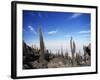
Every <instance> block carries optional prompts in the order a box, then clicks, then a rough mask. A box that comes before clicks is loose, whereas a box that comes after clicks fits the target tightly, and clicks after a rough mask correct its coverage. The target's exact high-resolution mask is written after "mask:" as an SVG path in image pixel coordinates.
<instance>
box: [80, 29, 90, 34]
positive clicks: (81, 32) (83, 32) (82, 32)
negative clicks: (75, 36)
mask: <svg viewBox="0 0 100 80" xmlns="http://www.w3.org/2000/svg"><path fill="white" fill-rule="evenodd" d="M90 32H91V31H90V30H87V31H79V32H78V33H80V34H85V33H90Z"/></svg>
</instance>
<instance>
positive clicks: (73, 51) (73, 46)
mask: <svg viewBox="0 0 100 80" xmlns="http://www.w3.org/2000/svg"><path fill="white" fill-rule="evenodd" d="M70 47H71V53H72V65H73V64H74V54H75V50H76V46H75V42H74V40H73V39H72V37H71V40H70Z"/></svg>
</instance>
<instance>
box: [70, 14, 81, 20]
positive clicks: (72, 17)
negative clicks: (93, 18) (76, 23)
mask: <svg viewBox="0 0 100 80" xmlns="http://www.w3.org/2000/svg"><path fill="white" fill-rule="evenodd" d="M81 15H82V13H75V14H73V15H72V16H71V17H70V19H74V18H77V17H79V16H81Z"/></svg>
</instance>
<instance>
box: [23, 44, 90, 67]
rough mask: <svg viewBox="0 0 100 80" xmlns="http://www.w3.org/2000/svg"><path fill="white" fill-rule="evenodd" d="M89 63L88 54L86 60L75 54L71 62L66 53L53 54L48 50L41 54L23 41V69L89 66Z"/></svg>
mask: <svg viewBox="0 0 100 80" xmlns="http://www.w3.org/2000/svg"><path fill="white" fill-rule="evenodd" d="M90 64H91V57H90V55H89V56H88V58H87V59H86V60H84V59H82V56H80V55H77V56H76V57H75V58H74V64H72V59H71V57H70V56H68V55H67V56H63V55H54V54H52V53H50V52H48V51H46V52H45V53H43V55H41V54H40V50H39V49H34V48H32V47H29V46H28V45H27V44H26V43H25V42H23V69H39V68H59V67H80V66H90Z"/></svg>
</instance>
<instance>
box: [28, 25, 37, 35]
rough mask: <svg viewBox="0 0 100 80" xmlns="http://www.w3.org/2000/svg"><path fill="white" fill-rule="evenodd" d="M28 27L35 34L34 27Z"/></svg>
mask: <svg viewBox="0 0 100 80" xmlns="http://www.w3.org/2000/svg"><path fill="white" fill-rule="evenodd" d="M28 28H29V29H30V31H32V32H33V33H34V34H36V31H35V30H34V28H33V27H32V26H28Z"/></svg>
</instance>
